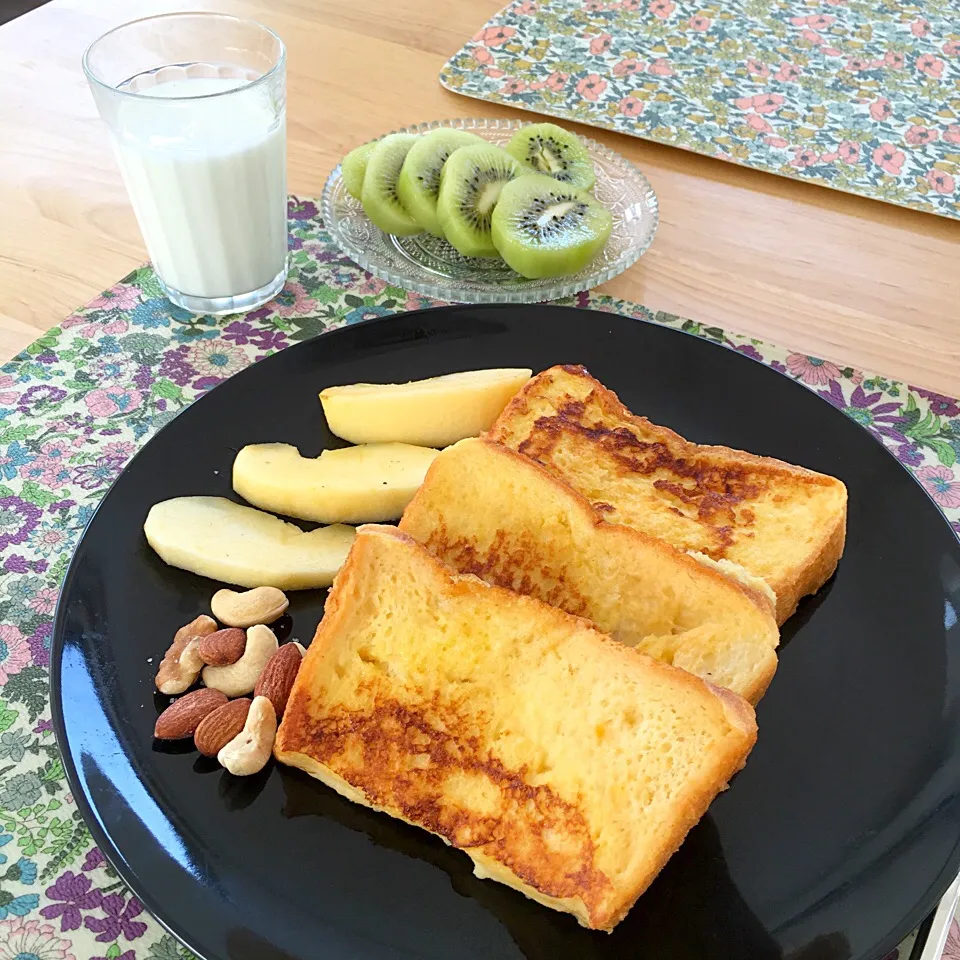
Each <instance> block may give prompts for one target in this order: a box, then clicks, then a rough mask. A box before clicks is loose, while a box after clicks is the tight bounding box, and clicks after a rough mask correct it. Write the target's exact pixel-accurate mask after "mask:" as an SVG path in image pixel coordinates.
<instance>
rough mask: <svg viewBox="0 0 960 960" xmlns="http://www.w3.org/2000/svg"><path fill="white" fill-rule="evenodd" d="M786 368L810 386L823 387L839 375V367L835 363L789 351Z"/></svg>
mask: <svg viewBox="0 0 960 960" xmlns="http://www.w3.org/2000/svg"><path fill="white" fill-rule="evenodd" d="M787 369H788V370H789V371H790V373H792V374H793V375H794V376H795V377H799V378H800V379H801V380H802V381H803V382H804V383H808V384H810V386H812V387H825V386H826V385H827V384H828V383H829V382H830V381H831V380H836V379H837V378H838V377H839V376H840V368H839V367H838V366H837V365H836V364H835V363H831V362H830V361H829V360H821V359H820V358H819V357H807V356H804V355H803V354H802V353H791V354H790V356H789V357H787Z"/></svg>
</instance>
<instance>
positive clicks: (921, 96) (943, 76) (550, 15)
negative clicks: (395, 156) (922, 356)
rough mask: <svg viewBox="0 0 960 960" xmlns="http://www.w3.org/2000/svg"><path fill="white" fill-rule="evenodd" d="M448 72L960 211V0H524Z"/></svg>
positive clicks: (854, 189)
mask: <svg viewBox="0 0 960 960" xmlns="http://www.w3.org/2000/svg"><path fill="white" fill-rule="evenodd" d="M440 80H441V82H442V83H443V84H444V86H446V87H447V88H448V89H450V90H453V91H454V92H455V93H462V94H465V95H466V96H470V97H477V98H479V99H481V100H493V101H496V102H499V103H506V104H509V105H510V106H514V107H520V108H521V109H525V110H533V111H536V112H537V113H546V114H551V115H553V116H557V117H563V118H566V119H568V120H578V121H580V122H581V123H589V124H593V125H595V126H599V127H607V128H608V129H610V130H616V131H618V132H619V133H627V134H631V135H633V136H637V137H644V138H646V139H649V140H656V141H658V142H660V143H666V144H670V145H672V146H678V147H685V148H686V149H688V150H695V151H697V152H698V153H705V154H707V155H709V156H713V157H719V158H721V159H724V160H731V161H733V162H735V163H742V164H745V165H747V166H752V167H758V168H760V169H761V170H767V171H769V172H771V173H778V174H781V175H783V176H789V177H795V178H797V179H800V180H809V181H812V182H814V183H819V184H822V185H823V186H827V187H834V188H835V189H838V190H845V191H847V192H851V193H860V194H863V195H864V196H867V197H874V198H876V199H879V200H887V201H889V202H891V203H898V204H902V205H904V206H907V207H914V208H915V209H917V210H924V211H927V212H929V213H938V214H942V215H944V216H948V217H960V14H958V8H957V3H956V0H903V2H895V3H894V2H891V0H732V2H725V3H719V2H716V0H516V2H515V3H512V4H510V6H508V7H506V8H505V9H503V10H501V11H500V12H499V13H498V14H497V15H496V16H495V17H494V18H493V19H492V20H491V21H490V22H489V23H488V24H487V25H486V26H485V27H483V28H482V29H481V30H480V31H479V32H478V33H477V34H476V36H474V37H473V39H472V40H471V41H470V42H469V43H467V45H466V46H465V47H464V48H463V49H462V50H460V51H459V52H458V53H456V54H455V55H454V56H453V57H452V59H451V60H450V61H449V63H447V65H446V66H445V67H444V68H443V71H442V73H441V74H440Z"/></svg>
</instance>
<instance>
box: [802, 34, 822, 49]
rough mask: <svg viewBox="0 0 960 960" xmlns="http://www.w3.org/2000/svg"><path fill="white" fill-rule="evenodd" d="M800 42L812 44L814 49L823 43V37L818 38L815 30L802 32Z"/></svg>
mask: <svg viewBox="0 0 960 960" xmlns="http://www.w3.org/2000/svg"><path fill="white" fill-rule="evenodd" d="M800 39H801V40H806V41H807V43H812V44H813V45H814V46H815V47H819V46H820V44H821V43H823V37H821V36H820V34H819V33H817V32H816V31H815V30H804V31H802V32H801V34H800Z"/></svg>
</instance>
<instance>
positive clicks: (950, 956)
mask: <svg viewBox="0 0 960 960" xmlns="http://www.w3.org/2000/svg"><path fill="white" fill-rule="evenodd" d="M957 532H958V533H960V530H958V531H957ZM943 960H960V925H958V923H957V920H956V918H954V919H953V921H952V922H951V923H950V929H949V930H948V931H947V942H946V944H944V947H943Z"/></svg>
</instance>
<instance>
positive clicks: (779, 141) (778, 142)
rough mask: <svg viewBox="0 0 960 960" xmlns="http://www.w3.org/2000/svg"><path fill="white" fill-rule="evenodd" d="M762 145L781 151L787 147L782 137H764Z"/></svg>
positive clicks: (787, 143)
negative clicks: (768, 145)
mask: <svg viewBox="0 0 960 960" xmlns="http://www.w3.org/2000/svg"><path fill="white" fill-rule="evenodd" d="M763 142H764V143H768V144H770V146H771V147H777V148H778V149H783V147H786V146H788V145H789V141H788V140H784V139H783V137H764V138H763Z"/></svg>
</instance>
